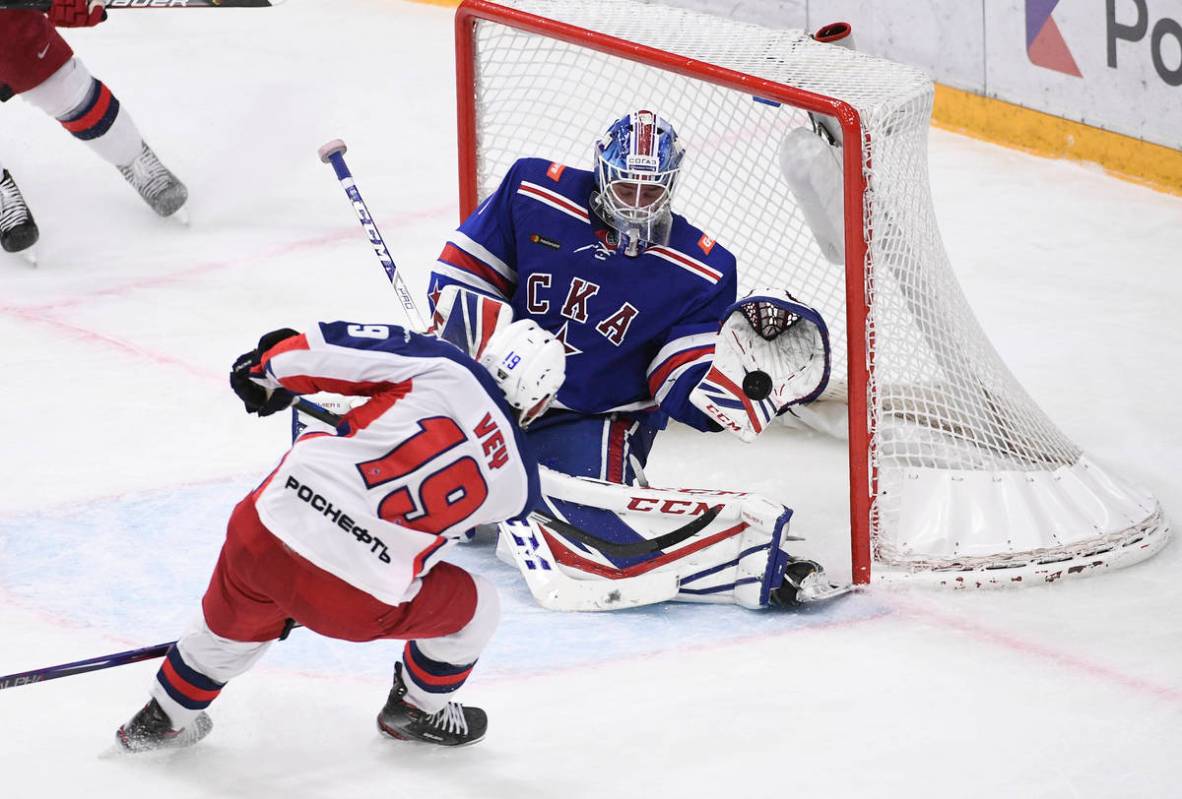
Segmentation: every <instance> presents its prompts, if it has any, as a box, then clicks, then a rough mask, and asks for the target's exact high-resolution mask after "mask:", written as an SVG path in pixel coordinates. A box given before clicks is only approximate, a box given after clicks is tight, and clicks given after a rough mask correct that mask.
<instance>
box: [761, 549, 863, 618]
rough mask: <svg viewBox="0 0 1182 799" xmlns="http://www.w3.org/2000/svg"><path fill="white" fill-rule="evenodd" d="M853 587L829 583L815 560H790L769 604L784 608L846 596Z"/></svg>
mask: <svg viewBox="0 0 1182 799" xmlns="http://www.w3.org/2000/svg"><path fill="white" fill-rule="evenodd" d="M851 590H853V586H849V585H835V584H833V583H831V582H829V578H828V577H827V576H826V574H825V570H824V569H822V568H821V564H820V563H817V562H816V561H815V560H803V559H800V560H791V561H789V562H788V566H787V567H786V568H785V569H784V582H782V583H781V584H780V587H779V588H777V589H776V590H774V591H772V594H771V604H772V605H776V606H779V607H784V608H792V607H797V606H799V605H803V604H806V603H809V602H820V601H822V600H825V599H832V598H833V597H837V596H841V595H842V594H847V593H849V592H850V591H851Z"/></svg>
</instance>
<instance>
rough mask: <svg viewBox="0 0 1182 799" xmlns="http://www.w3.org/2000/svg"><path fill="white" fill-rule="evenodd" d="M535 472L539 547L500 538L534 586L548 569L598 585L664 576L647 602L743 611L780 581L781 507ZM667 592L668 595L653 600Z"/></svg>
mask: <svg viewBox="0 0 1182 799" xmlns="http://www.w3.org/2000/svg"><path fill="white" fill-rule="evenodd" d="M541 472H542V492H543V494H544V495H545V496H546V500H547V503H548V505H549V508H547V509H545V510H542V511H539V512H538V513H535V514H534V515H532V516H531V527H530V530H531V532H533V533H535V534H536V536H537V541H535V542H533V543H532V544H531V543H530V542H529V541H528V540H522V536H521V535H520V534H519V535H518V536H517V538H516V539H514V540H508V539H506V536H505V533H504V532H502V546H509V545H510V544H511V545H512V548H513V551H512V553H511V554H513V555H514V557H515V558H516V559H517V562H518V565H519V567H521V570H522V573H523V574H524V575H525V576H526V578H527V581H529V580H531V579H533V580H534V582H535V583H539V584H540V583H541V580H540V579H539V578H538V576H537V575H538V574H540V573H543V572H546V571H557V572H558V573H559V575H560V577H561V578H566V579H568V580H573V581H574V582H576V583H586V582H593V583H598V584H600V585H601V586H602V585H616V586H628V585H629V583H628V582H627V581H641V580H644V579H648V578H655V577H657V576H662V577H663V578H665V579H669V578H670V577H672V578H673V581H672V582H671V583H667V584H666V585H664V586H661V587H660V588H655V587H654V588H652V590H648V591H647V592H646V593H645V597H646V598H649V601H663V599H677V600H681V601H687V602H711V603H722V604H738V605H742V606H743V607H748V608H762V607H766V606H767V605H768V604H769V602H770V596H771V594H772V592H774V591H775V590H776V589H777V588H779V586H780V584H781V582H782V581H783V576H784V568H785V566H786V565H787V563H788V562H789V560H790V558H789V555H788V552H787V550H786V549H785V543H786V541H788V540H790V538H789V536H788V534H787V530H788V523H789V520H790V519H791V516H792V511H791V510H789V509H788V508H785V507H784V506H782V505H780V504H779V503H775V502H772V501H771V500H768V499H765V498H763V497H759V496H756V495H752V494H745V493H743V492H736V491H709V490H701V489H680V490H678V489H653V488H641V487H630V486H621V485H615V484H611V483H607V482H604V481H599V480H591V479H586V478H577V477H572V476H570V475H565V474H561V473H558V472H555V471H553V470H550V469H546V468H543V469H542V470H541ZM538 557H542V558H544V559H545V560H546V564H545V565H544V564H542V563H541V562H540V561H539V560H538ZM527 560H529V561H530V563H526V561H527ZM530 564H532V565H530ZM668 585H672V586H673V590H672V593H671V594H670V595H668V596H665V597H663V599H651V597H654V596H659V595H660V591H661V590H666V591H667V590H668V588H667V586H668ZM546 587H547V588H553V587H554V586H553V579H551V581H550V584H549V585H547V586H546ZM533 588H534V586H533V584H531V590H533ZM561 588H562V586H558V588H557V589H556V590H558V591H559V593H561ZM580 588H581V590H584V591H586V590H590V589H587V588H583V587H580ZM647 589H648V586H646V590H647ZM535 596H538V592H537V591H535ZM547 598H548V600H550V601H553V596H552V595H550V594H547ZM541 599H542V598H541V597H539V601H541ZM574 601H582V598H581V597H579V598H576V600H574ZM543 604H545V603H544V602H543ZM630 604H633V605H634V604H647V602H631V603H630ZM616 606H618V607H627V606H629V604H624V603H617V605H616ZM600 609H606V608H600Z"/></svg>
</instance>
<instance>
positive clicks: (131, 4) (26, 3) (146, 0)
mask: <svg viewBox="0 0 1182 799" xmlns="http://www.w3.org/2000/svg"><path fill="white" fill-rule="evenodd" d="M283 1H284V0H106V4H105V6H106V8H108V9H112V8H270V7H271V6H277V5H279V4H280V3H282V2H283ZM52 6H53V0H0V10H4V11H8V10H12V11H16V10H23V11H48V10H49V9H50V7H52Z"/></svg>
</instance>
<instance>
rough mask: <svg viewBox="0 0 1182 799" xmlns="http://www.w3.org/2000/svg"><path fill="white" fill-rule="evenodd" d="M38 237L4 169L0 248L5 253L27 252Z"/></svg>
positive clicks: (0, 179) (0, 180) (0, 195)
mask: <svg viewBox="0 0 1182 799" xmlns="http://www.w3.org/2000/svg"><path fill="white" fill-rule="evenodd" d="M40 235H41V234H40V232H39V231H38V230H37V223H36V222H34V221H33V214H32V213H30V212H29V206H28V204H27V203H26V202H25V198H24V197H23V196H22V195H21V190H20V189H19V188H17V185H16V181H15V180H13V179H12V175H10V174H8V170H7V169H5V170H4V174H3V175H2V176H0V247H3V248H4V251H5V252H20V251H21V250H27V249H28V248H30V247H32V246H33V245H34V244H36V243H37V238H38V237H39V236H40Z"/></svg>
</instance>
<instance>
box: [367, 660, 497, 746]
mask: <svg viewBox="0 0 1182 799" xmlns="http://www.w3.org/2000/svg"><path fill="white" fill-rule="evenodd" d="M404 696H406V683H404V682H403V681H402V664H401V663H395V664H394V687H393V688H391V689H390V698H389V699H387V700H386V706H385V707H383V708H382V712H381V713H379V714H378V729H379V730H381V732H382V733H383V734H384V735H388V736H390V737H391V738H397V739H398V740H400V741H422V742H424V743H430V744H438V745H439V746H467V745H468V744H474V743H476V742H477V741H479V740H481V739H482V738H484V733H485V731H486V730H487V729H488V716H487V715H485V712H484V711H483V710H481V709H480V708H478V707H464V706H463V705H461V704H459V703H458V702H448V703H447V707H445V708H444V709H443V710H440V711H439V712H438V713H430V714H429V713H426V712H424V711H422V710H419V709H418V708H417V707H415V706H414V705H412V704H410V703H408V702H406V701H405V700H404V699H403V698H402V697H404Z"/></svg>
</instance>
